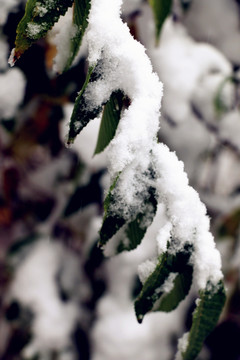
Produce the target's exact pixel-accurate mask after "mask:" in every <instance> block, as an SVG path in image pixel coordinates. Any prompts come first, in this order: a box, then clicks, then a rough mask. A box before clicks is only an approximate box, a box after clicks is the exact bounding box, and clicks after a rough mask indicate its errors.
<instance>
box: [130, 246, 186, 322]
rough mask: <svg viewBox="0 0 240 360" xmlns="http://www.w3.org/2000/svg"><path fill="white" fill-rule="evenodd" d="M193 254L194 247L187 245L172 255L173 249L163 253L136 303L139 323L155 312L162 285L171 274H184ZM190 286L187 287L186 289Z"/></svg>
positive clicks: (161, 293)
mask: <svg viewBox="0 0 240 360" xmlns="http://www.w3.org/2000/svg"><path fill="white" fill-rule="evenodd" d="M191 253H192V245H189V244H186V245H185V248H184V249H183V250H182V251H180V252H177V253H176V254H175V255H174V254H172V252H171V248H170V247H169V249H168V250H167V251H166V252H165V253H163V254H162V255H161V256H160V258H159V262H158V265H157V266H156V268H155V270H154V271H153V273H152V274H151V275H150V276H149V277H148V278H147V280H146V281H145V283H144V285H143V288H142V291H141V293H140V295H139V296H138V298H137V299H136V301H135V312H136V316H137V320H138V322H139V323H141V322H142V320H143V317H144V315H145V314H146V313H147V312H149V311H152V310H154V306H156V303H157V301H159V300H160V298H161V296H162V295H163V293H164V292H163V290H162V288H161V287H162V285H163V284H164V282H165V280H167V279H168V277H169V275H170V273H180V274H181V273H184V272H185V271H186V266H187V265H188V261H189V258H190V256H191ZM187 288H188V286H186V289H187Z"/></svg>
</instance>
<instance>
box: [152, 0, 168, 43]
mask: <svg viewBox="0 0 240 360" xmlns="http://www.w3.org/2000/svg"><path fill="white" fill-rule="evenodd" d="M149 3H150V5H151V7H152V10H153V15H154V19H155V34H156V41H158V40H159V36H160V32H161V29H162V26H163V23H164V21H165V20H166V18H167V17H168V15H169V14H170V11H171V8H172V0H149Z"/></svg>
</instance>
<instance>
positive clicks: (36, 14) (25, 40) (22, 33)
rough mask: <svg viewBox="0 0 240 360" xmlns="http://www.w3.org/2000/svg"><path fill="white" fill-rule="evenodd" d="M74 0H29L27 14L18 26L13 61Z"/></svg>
mask: <svg viewBox="0 0 240 360" xmlns="http://www.w3.org/2000/svg"><path fill="white" fill-rule="evenodd" d="M72 3H73V0H51V1H49V0H28V1H27V4H26V8H25V14H24V16H23V18H22V20H21V21H20V22H19V24H18V27H17V37H16V40H15V50H14V54H13V62H15V61H16V60H17V59H19V58H20V56H21V55H22V54H23V53H24V52H25V51H26V50H27V49H28V48H29V47H30V46H31V45H32V44H33V43H34V42H35V41H36V40H38V39H40V38H42V37H44V36H45V35H46V33H47V31H48V30H50V29H51V28H52V26H53V25H54V24H55V23H56V22H57V21H58V19H59V17H60V15H64V14H65V13H66V11H67V9H68V8H69V7H71V6H72Z"/></svg>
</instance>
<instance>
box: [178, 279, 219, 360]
mask: <svg viewBox="0 0 240 360" xmlns="http://www.w3.org/2000/svg"><path fill="white" fill-rule="evenodd" d="M225 299H226V294H225V289H224V285H223V282H222V281H220V282H219V283H218V285H217V286H216V285H215V286H214V285H213V284H212V283H211V282H208V284H207V287H206V290H202V291H200V299H199V302H198V305H197V307H196V309H195V311H194V313H193V323H192V327H191V329H190V333H189V336H188V346H187V348H186V350H185V351H184V352H183V353H182V357H183V359H184V360H193V359H195V358H196V356H197V355H198V353H199V351H200V350H201V347H202V344H203V342H204V340H205V339H206V337H207V336H208V335H209V334H210V333H211V331H212V330H213V329H214V327H215V326H216V324H217V321H218V319H219V316H220V313H221V311H222V308H223V306H224V303H225Z"/></svg>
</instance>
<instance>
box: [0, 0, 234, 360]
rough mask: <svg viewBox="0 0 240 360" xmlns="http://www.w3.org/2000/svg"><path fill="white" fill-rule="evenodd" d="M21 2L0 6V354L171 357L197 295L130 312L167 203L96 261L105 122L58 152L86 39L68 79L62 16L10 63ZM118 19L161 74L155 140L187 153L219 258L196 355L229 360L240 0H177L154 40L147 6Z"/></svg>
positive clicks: (129, 7) (5, 358)
mask: <svg viewBox="0 0 240 360" xmlns="http://www.w3.org/2000/svg"><path fill="white" fill-rule="evenodd" d="M24 6H25V1H22V0H11V1H10V0H0V9H1V12H0V31H1V39H0V147H1V153H0V184H1V186H0V358H1V359H2V360H15V359H43V360H45V359H46V360H48V359H49V360H52V359H60V360H77V359H81V360H87V359H93V360H135V359H138V360H145V359H149V360H157V359H158V360H171V359H174V354H175V352H176V347H177V339H178V338H179V337H181V335H182V334H183V333H184V332H185V331H187V330H188V329H189V328H190V325H191V313H192V309H193V307H194V305H195V299H196V290H195V289H194V288H193V289H192V290H191V295H190V297H189V298H188V299H187V300H186V301H184V302H183V303H182V304H181V305H180V307H179V308H178V309H177V310H174V311H173V312H171V313H169V314H165V313H152V314H149V315H147V316H146V318H145V319H144V322H143V324H141V325H139V324H138V323H137V321H136V318H135V314H134V309H133V299H134V297H135V296H136V294H137V292H138V290H139V286H140V284H139V280H138V277H137V273H138V268H139V265H140V264H141V263H143V262H144V261H145V260H146V259H149V258H151V257H152V256H153V255H154V251H155V248H154V246H153V241H152V239H153V238H155V237H156V236H157V233H158V229H159V227H160V226H165V228H164V229H165V230H166V232H168V229H167V224H166V219H165V217H164V209H163V208H162V207H161V206H159V207H158V216H157V219H158V222H157V223H156V222H154V223H153V224H152V226H151V227H150V228H149V229H148V231H147V233H146V236H145V238H144V241H143V243H142V245H141V246H140V247H138V248H137V249H136V250H134V251H132V252H130V253H122V254H121V255H119V256H117V257H113V258H110V259H105V258H104V257H103V255H102V253H101V251H100V250H99V249H98V248H97V246H96V241H97V240H98V230H99V228H100V226H101V221H102V213H103V208H102V202H103V198H104V195H105V192H106V190H107V189H108V187H109V175H108V173H107V172H106V165H107V159H106V154H105V153H102V154H100V155H96V156H94V157H93V152H94V149H95V145H96V140H97V133H98V128H99V122H100V120H99V119H95V120H94V121H92V122H91V123H90V124H89V125H88V126H87V127H86V128H85V129H84V130H83V132H82V134H81V135H80V136H79V137H78V138H77V139H76V142H75V143H74V145H73V146H72V148H70V149H69V148H67V147H66V146H65V136H66V132H67V130H66V128H67V126H68V123H69V119H70V116H71V112H72V109H73V103H74V99H75V97H76V95H77V92H78V91H79V90H80V88H81V86H82V84H83V82H84V79H85V76H86V69H87V64H86V56H87V50H86V46H85V43H83V46H82V48H81V50H80V53H79V55H78V57H77V59H76V61H75V63H74V66H73V67H72V68H71V69H70V70H69V71H68V72H67V73H64V74H61V75H58V74H56V72H61V70H62V61H64V53H65V49H66V46H67V44H68V37H67V36H68V35H69V33H70V32H71V16H72V14H71V10H69V11H68V13H67V14H66V16H65V17H64V18H61V19H60V22H59V23H58V24H56V25H55V26H54V28H53V29H52V30H51V32H50V33H49V34H48V37H47V39H45V40H40V41H38V42H37V44H35V45H33V46H32V47H31V48H30V49H29V50H28V52H26V54H24V55H23V57H22V59H20V60H19V61H18V62H17V63H16V66H15V67H14V68H10V67H9V66H8V63H7V59H8V57H9V54H10V51H11V49H12V48H13V46H14V39H15V31H16V26H17V24H18V22H19V20H20V19H21V17H22V16H23V14H24ZM123 20H124V21H125V22H127V23H128V26H129V27H130V29H131V32H132V34H133V35H134V37H135V38H136V39H138V40H139V41H140V42H141V43H142V44H143V45H144V46H145V48H146V51H147V54H148V56H149V58H150V60H151V62H152V65H153V68H154V71H155V72H156V73H157V74H158V76H159V78H160V80H161V81H162V82H163V86H164V89H163V99H162V108H161V119H160V131H159V139H160V141H162V142H164V143H166V144H167V145H168V146H169V148H170V149H171V150H173V151H176V154H177V156H178V157H179V158H180V159H181V160H183V162H184V164H185V171H186V172H187V174H188V176H189V180H190V183H191V185H192V186H193V187H194V188H195V189H196V190H197V191H198V192H199V195H200V198H201V200H202V201H203V202H204V203H205V204H206V206H207V210H208V214H209V216H210V218H211V230H212V232H213V234H214V236H215V240H216V242H217V247H218V249H219V250H220V252H221V255H222V262H223V272H224V276H225V284H226V287H227V289H228V293H227V296H228V297H227V303H226V306H225V309H224V312H223V314H222V317H221V319H220V323H219V325H218V326H217V327H216V329H215V330H214V332H213V333H212V334H211V335H210V336H209V337H208V339H207V341H206V344H205V346H204V348H203V350H202V352H201V354H200V355H199V357H198V359H199V360H200V359H202V360H208V359H213V360H214V359H218V360H219V359H229V360H237V359H239V357H240V346H239V340H238V339H239V337H240V320H239V315H240V286H239V269H240V243H239V241H240V238H239V237H240V232H239V230H240V162H239V159H240V112H239V105H240V104H239V101H240V92H239V91H240V87H239V82H240V72H239V71H240V70H239V69H240V4H239V1H237V0H211V1H207V0H192V1H186V0H185V1H184V0H175V1H174V2H173V6H172V10H171V14H170V16H169V18H168V19H167V20H166V22H165V23H164V26H163V28H162V31H161V35H160V41H159V44H158V46H156V44H155V38H154V31H155V30H154V21H153V15H152V11H151V8H150V7H149V5H148V3H147V2H145V1H140V0H125V1H124V5H123ZM63 45H64V46H63ZM56 49H57V50H58V55H57V56H56V57H55V55H56ZM159 219H161V224H159ZM145 265H146V262H145ZM147 265H148V267H149V266H151V265H149V264H147ZM147 265H146V266H147ZM140 272H141V273H142V274H144V266H142V269H141V271H140Z"/></svg>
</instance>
